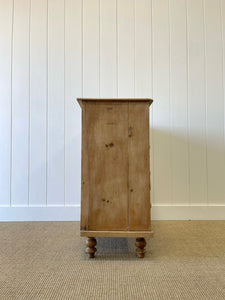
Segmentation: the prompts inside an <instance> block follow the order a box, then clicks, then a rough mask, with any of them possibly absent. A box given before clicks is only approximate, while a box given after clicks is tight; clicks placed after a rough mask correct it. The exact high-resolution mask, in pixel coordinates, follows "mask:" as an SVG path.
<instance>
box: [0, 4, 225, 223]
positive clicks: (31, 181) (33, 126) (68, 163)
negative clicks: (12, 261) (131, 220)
mask: <svg viewBox="0 0 225 300" xmlns="http://www.w3.org/2000/svg"><path fill="white" fill-rule="evenodd" d="M89 96H90V97H150V98H153V99H154V103H153V105H152V106H151V109H150V128H151V130H150V133H151V182H152V191H151V194H152V195H151V197H152V218H153V219H157V220H163V219H174V220H182V219H184V220H185V219H196V220H198V219H199V220H202V219H216V220H219V219H225V0H213V1H212V0H136V1H135V0H83V1H82V0H0V220H2V221H28V220H79V217H80V173H81V163H80V161H81V111H80V107H79V105H78V104H77V103H76V98H77V97H89Z"/></svg>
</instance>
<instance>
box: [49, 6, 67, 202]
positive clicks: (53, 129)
mask: <svg viewBox="0 0 225 300" xmlns="http://www.w3.org/2000/svg"><path fill="white" fill-rule="evenodd" d="M47 147H48V153H47V154H48V157H47V160H48V170H47V183H48V187H47V204H48V205H63V204H64V1H63V0H49V1H48V146H47Z"/></svg>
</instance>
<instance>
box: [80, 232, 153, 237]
mask: <svg viewBox="0 0 225 300" xmlns="http://www.w3.org/2000/svg"><path fill="white" fill-rule="evenodd" d="M80 235H81V236H87V237H89V236H95V237H130V238H132V237H135V238H136V237H143V238H152V237H153V236H154V232H153V231H152V230H149V231H144V230H143V231H136V230H135V231H127V230H118V231H115V230H111V231H104V230H102V231H99V230H93V231H91V230H81V231H80Z"/></svg>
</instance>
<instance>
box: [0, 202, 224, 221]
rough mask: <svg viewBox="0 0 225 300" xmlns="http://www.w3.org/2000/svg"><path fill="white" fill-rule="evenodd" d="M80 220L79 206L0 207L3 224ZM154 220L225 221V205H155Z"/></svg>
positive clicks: (153, 207)
mask: <svg viewBox="0 0 225 300" xmlns="http://www.w3.org/2000/svg"><path fill="white" fill-rule="evenodd" d="M79 220H80V205H79V204H77V205H71V206H30V207H27V206H14V207H8V206H6V207H0V221H1V222H18V221H79ZM152 220H225V205H192V206H188V205H172V206H171V205H153V206H152Z"/></svg>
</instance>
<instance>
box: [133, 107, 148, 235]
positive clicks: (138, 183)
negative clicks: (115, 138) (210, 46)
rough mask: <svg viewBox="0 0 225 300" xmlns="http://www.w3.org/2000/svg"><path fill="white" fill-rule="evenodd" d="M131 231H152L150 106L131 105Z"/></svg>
mask: <svg viewBox="0 0 225 300" xmlns="http://www.w3.org/2000/svg"><path fill="white" fill-rule="evenodd" d="M128 158H129V230H150V171H149V168H150V166H149V105H148V104H146V103H138V104H137V103H131V102H130V103H129V138H128Z"/></svg>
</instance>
